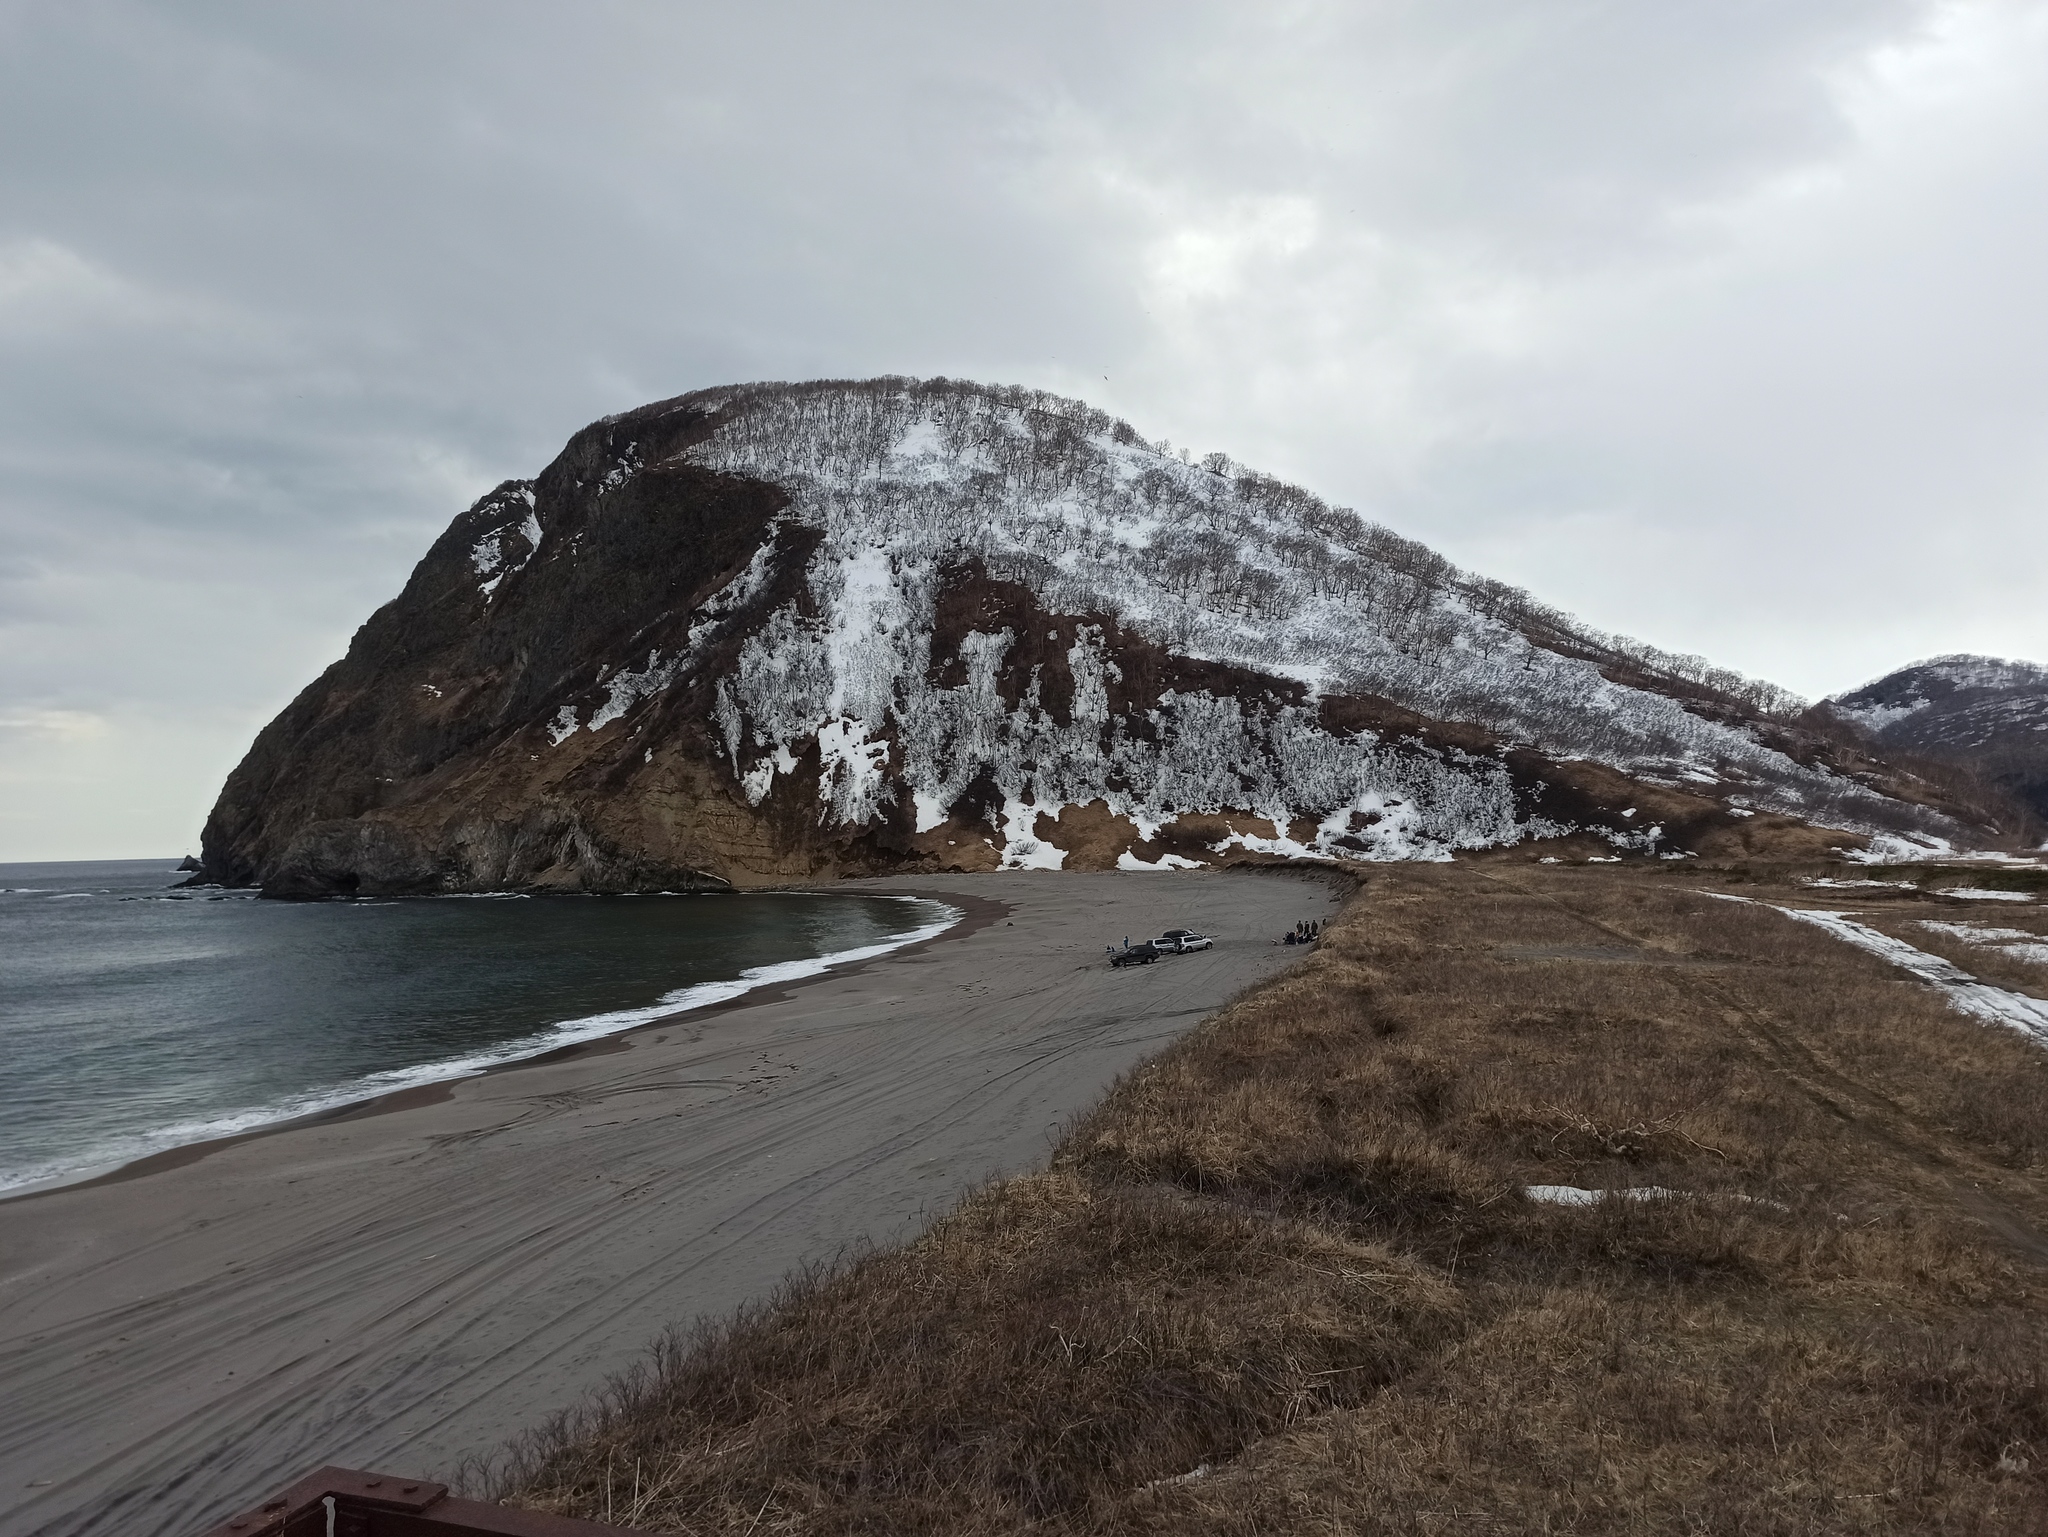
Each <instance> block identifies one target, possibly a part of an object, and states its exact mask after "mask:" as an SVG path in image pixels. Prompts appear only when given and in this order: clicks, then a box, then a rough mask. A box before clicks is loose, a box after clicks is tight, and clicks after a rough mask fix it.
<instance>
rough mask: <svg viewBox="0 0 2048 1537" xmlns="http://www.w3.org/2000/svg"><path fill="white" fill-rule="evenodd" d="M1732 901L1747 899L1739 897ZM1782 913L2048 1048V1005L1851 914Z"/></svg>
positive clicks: (1784, 910)
mask: <svg viewBox="0 0 2048 1537" xmlns="http://www.w3.org/2000/svg"><path fill="white" fill-rule="evenodd" d="M1714 895H1716V896H1718V895H1720V893H1718V892H1716V893H1714ZM1730 900H1734V901H1746V900H1748V899H1747V898H1743V897H1736V898H1732V899H1730ZM1778 911H1779V912H1781V913H1783V914H1784V915H1785V916H1786V917H1788V918H1793V919H1796V920H1798V921H1799V922H1801V923H1811V924H1813V925H1814V926H1816V927H1817V928H1823V929H1826V930H1827V931H1828V932H1829V933H1830V934H1833V935H1834V936H1835V937H1836V938H1837V939H1843V940H1847V941H1848V942H1849V943H1850V944H1852V945H1855V946H1856V947H1857V948H1858V949H1861V950H1868V951H1869V952H1870V953H1871V954H1872V955H1875V956H1879V957H1881V958H1882V959H1884V960H1887V961H1890V962H1891V963H1892V964H1893V965H1894V966H1896V967H1898V968H1899V969H1900V970H1901V971H1904V972H1906V973H1907V974H1908V975H1910V976H1914V977H1917V978H1919V979H1920V980H1921V981H1922V982H1926V983H1929V984H1930V985H1932V986H1934V987H1938V988H1940V989H1941V991H1942V994H1943V995H1944V996H1945V997H1946V998H1947V999H1948V1001H1949V1006H1950V1007H1951V1008H1954V1009H1956V1010H1958V1011H1959V1012H1961V1013H1964V1014H1968V1015H1969V1016H1970V1017H1971V1018H1973V1019H1981V1020H1983V1021H1985V1022H1986V1023H1987V1024H1994V1025H2005V1026H2007V1027H2009V1028H2011V1029H2014V1030H2017V1031H2019V1032H2020V1033H2021V1034H2022V1035H2024V1036H2026V1037H2027V1038H2028V1039H2030V1040H2032V1041H2035V1042H2036V1043H2038V1044H2040V1045H2043V1046H2048V1000H2044V999H2040V998H2034V997H2030V996H2028V995H2027V994H2025V993H2014V992H2008V991H2007V990H2006V989H2004V988H2002V987H1993V986H1991V984H1990V983H1988V982H1980V981H1978V980H1977V979H1976V978H1975V977H1973V976H1971V975H1970V974H1969V973H1968V972H1967V971H1964V970H1963V969H1962V968H1961V967H1960V966H1956V965H1953V964H1951V963H1950V962H1948V961H1945V960H1943V959H1942V958H1941V957H1940V956H1938V955H1929V954H1928V953H1927V952H1926V951H1925V950H1917V949H1915V948H1914V947H1913V946H1911V945H1909V944H1907V943H1906V942H1905V941H1904V940H1903V939H1894V938H1892V937H1891V935H1889V934H1881V933H1879V932H1878V931H1877V930H1876V929H1873V928H1871V927H1870V926H1869V925H1867V924H1862V923H1858V922H1857V921H1856V920H1855V919H1854V918H1851V917H1850V916H1849V915H1848V914H1847V913H1831V912H1823V911H1820V910H1818V909H1816V908H1807V907H1780V908H1778Z"/></svg>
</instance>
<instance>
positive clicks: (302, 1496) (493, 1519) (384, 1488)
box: [206, 1468, 629, 1537]
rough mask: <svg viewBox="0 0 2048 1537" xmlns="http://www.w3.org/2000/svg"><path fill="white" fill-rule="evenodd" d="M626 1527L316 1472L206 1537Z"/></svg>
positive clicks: (383, 1479)
mask: <svg viewBox="0 0 2048 1537" xmlns="http://www.w3.org/2000/svg"><path fill="white" fill-rule="evenodd" d="M628 1530H629V1529H628V1528H626V1527H622V1526H604V1525H601V1524H600V1523H598V1522H595V1521H577V1520H574V1519H572V1518H571V1517H568V1516H549V1515H543V1514H542V1513H541V1512H539V1511H536V1510H515V1509H513V1508H512V1507H510V1506H508V1505H486V1504H485V1503H484V1502H483V1501H481V1500H463V1499H457V1498H456V1497H455V1496H453V1495H451V1494H450V1493H449V1492H448V1486H447V1485H446V1484H436V1483H429V1482H428V1481H427V1480H426V1479H424V1478H398V1477H394V1476H393V1475H391V1474H389V1473H363V1472H358V1471H357V1470H356V1469H354V1468H321V1469H320V1470H319V1471H318V1472H316V1473H308V1474H307V1475H306V1476H305V1477H304V1478H302V1479H300V1480H299V1481H298V1482H297V1483H295V1484H293V1485H292V1486H291V1487H290V1488H289V1489H287V1490H285V1491H284V1492H283V1493H282V1494H280V1495H278V1496H276V1497H275V1498H274V1499H269V1500H265V1501H264V1502H263V1503H262V1504H261V1505H259V1506H257V1507H256V1509H254V1510H251V1511H247V1512H245V1513H244V1514H242V1515H239V1516H233V1517H230V1518H229V1519H228V1520H226V1521H223V1522H222V1523H221V1524H220V1525H219V1526H216V1527H214V1528H213V1529H212V1530H211V1531H209V1532H207V1533H206V1537H618V1534H620V1533H622V1532H626V1531H628Z"/></svg>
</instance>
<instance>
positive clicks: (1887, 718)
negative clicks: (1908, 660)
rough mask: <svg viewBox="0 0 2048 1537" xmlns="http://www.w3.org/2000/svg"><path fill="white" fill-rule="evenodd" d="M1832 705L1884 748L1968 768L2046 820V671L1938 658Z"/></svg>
mask: <svg viewBox="0 0 2048 1537" xmlns="http://www.w3.org/2000/svg"><path fill="white" fill-rule="evenodd" d="M1827 704H1828V706H1829V707H1830V708H1831V709H1832V710H1834V711H1835V712H1836V713H1838V714H1840V715H1842V716H1845V717H1847V718H1848V719H1850V720H1852V721H1854V722H1855V723H1856V724H1857V725H1858V726H1859V727H1861V728H1862V729H1863V730H1864V731H1866V732H1868V733H1869V735H1870V737H1871V739H1872V740H1873V741H1875V742H1876V743H1877V744H1878V745H1879V746H1880V747H1881V748H1883V749H1887V750H1890V751H1892V752H1896V753H1906V754H1914V755H1918V756H1920V757H1925V758H1931V759H1935V760H1937V761H1940V762H1944V763H1951V764H1955V765H1958V766H1960V767H1963V768H1965V769H1968V770H1970V771H1971V772H1973V773H1976V774H1978V775H1981V776H1982V777H1983V778H1984V779H1985V780H1986V781H1988V782H1989V783H1991V784H1993V785H1995V786H1997V787H1998V788H2000V789H2002V790H2004V791H2006V792H2007V793H2009V794H2011V795H2013V796H2014V797H2016V798H2017V799H2019V800H2021V801H2024V802H2025V803H2026V804H2027V805H2028V806H2029V807H2030V808H2031V809H2032V810H2033V812H2034V814H2035V815H2036V816H2038V817H2040V818H2041V819H2042V820H2043V821H2048V667H2043V666H2041V665H2040V664H2038V663H2035V662H2019V661H2003V660H2001V659H1999V658H1997V657H1989V656H1962V655H1958V656H1938V657H1936V658H1934V659H1933V660H1932V661H1928V662H1915V663H1914V664H1913V665H1912V666H1910V667H1901V668H1900V669H1899V670H1898V671H1897V672H1891V673H1886V674H1885V675H1884V676H1883V677H1882V678H1879V679H1878V680H1877V681H1876V682H1875V683H1866V684H1864V685H1863V687H1861V688H1859V689H1853V690H1851V691H1850V692H1849V693H1846V694H1838V695H1836V696H1835V697H1834V698H1832V699H1830V700H1828V701H1827Z"/></svg>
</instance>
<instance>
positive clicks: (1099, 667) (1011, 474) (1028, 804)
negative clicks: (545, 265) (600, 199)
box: [207, 379, 1962, 889]
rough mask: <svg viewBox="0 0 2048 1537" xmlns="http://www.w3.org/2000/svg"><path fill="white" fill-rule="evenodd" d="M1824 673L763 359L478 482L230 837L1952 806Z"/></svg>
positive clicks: (1052, 851)
mask: <svg viewBox="0 0 2048 1537" xmlns="http://www.w3.org/2000/svg"><path fill="white" fill-rule="evenodd" d="M1800 706H1801V702H1800V701H1797V700H1794V699H1792V698H1791V697H1790V696H1787V695H1784V694H1783V693H1782V692H1780V691H1777V690H1775V689H1772V688H1770V686H1768V685H1762V684H1755V683H1752V682H1749V681H1747V680H1744V679H1741V678H1738V677H1736V676H1734V675H1733V674H1729V673H1726V672H1722V671H1719V670H1717V669H1714V668H1712V667H1710V666H1709V665H1707V664H1706V663H1704V662H1702V661H1700V660H1699V659H1698V658H1688V657H1674V656H1669V655H1666V654H1664V653H1661V652H1657V651H1654V650H1653V649H1651V648H1648V647H1643V646H1638V645H1633V644H1631V643H1627V642H1623V641H1619V640H1616V639H1615V638H1613V637H1609V636H1603V635H1599V634H1597V633H1595V632H1592V631H1590V630H1587V629H1586V628H1584V627H1583V626H1579V625H1577V624H1576V623H1574V622H1573V621H1571V620H1570V619H1569V618H1567V617H1566V616H1564V615H1561V614H1558V613H1556V612H1555V611H1552V610H1548V609H1545V608H1543V607H1542V606H1541V605H1539V604H1537V603H1535V602H1534V601H1533V600H1531V599H1529V598H1528V597H1527V595H1525V594H1522V593H1520V592H1517V591H1515V590H1513V589H1510V588H1507V587H1504V586H1502V585H1501V584H1498V583H1494V582H1490V581H1487V580H1485V579H1483V578H1478V577H1474V576H1471V575H1468V574H1466V573H1463V572H1460V571H1458V570H1457V569H1456V568H1454V567H1453V566H1451V565H1450V564H1449V563H1448V562H1446V561H1444V560H1442V559H1441V558H1439V557H1438V556H1436V555H1434V554H1433V553H1431V552H1430V551H1429V550H1427V549H1425V548H1423V547H1422V546H1420V545H1418V544H1415V543H1413V542H1411V541H1408V540H1405V539H1403V538H1400V537H1398V536H1397V535H1395V534H1393V533H1391V532H1389V531H1388V530H1386V529H1384V528H1381V527H1377V526H1375V525H1373V524H1370V523H1368V522H1366V521H1364V520H1362V519H1360V518H1359V517H1358V516H1356V515H1355V514H1353V513H1351V512H1349V511H1346V510H1344V509H1341V508H1333V507H1331V506H1329V505H1327V504H1325V503H1324V502H1322V501H1321V500H1320V499H1318V498H1317V497H1315V496H1313V495H1311V494H1310V493H1308V492H1306V491H1303V490H1300V489H1298V488H1296V487H1293V486H1289V485H1286V484H1283V483H1282V482H1280V481H1277V480H1275V479H1273V478H1271V477H1269V476H1264V475H1261V474H1258V473H1256V472H1254V471H1251V470H1248V469H1246V468H1244V467H1242V466H1240V465H1237V464H1235V463H1232V462H1230V461H1229V460H1227V459H1225V458H1223V457H1222V456H1220V455H1212V456H1211V457H1209V458H1207V459H1204V460H1202V461H1200V462H1194V461H1192V460H1191V459H1190V458H1189V457H1188V456H1187V455H1185V454H1184V453H1183V454H1176V453H1174V452H1171V451H1170V450H1168V449H1167V448H1166V447H1165V445H1155V444H1153V443H1150V442H1148V441H1146V440H1145V439H1144V438H1143V437H1141V436H1140V435H1139V434H1138V433H1137V432H1136V431H1135V430H1133V429H1132V428H1131V427H1130V426H1129V425H1127V424H1125V423H1123V422H1120V421H1118V420H1115V419H1114V418H1112V417H1109V416H1107V415H1105V414H1104V413H1102V412H1100V411H1097V410H1094V409H1092V408H1090V407H1088V406H1086V405H1084V404H1082V403H1080V402H1076V401H1070V400H1064V399H1060V398H1057V397H1052V396H1047V395H1043V394H1038V393H1034V392H1029V391H1023V390H1014V389H1001V388H989V387H985V386H977V385H968V384H961V383H956V382H949V381H945V380H935V381H925V382H917V381H909V380H895V379H891V380H878V381H868V382H862V383H852V384H848V383H822V384H807V385H754V386H743V387H736V388H731V389H723V390H715V391H702V392H699V393H696V394H693V395H686V396H683V397H680V398H678V399H676V400H672V401H667V402H663V403H661V404H659V405H656V406H650V407H646V408H643V409H641V410H639V411H636V412H632V413H628V414H626V415H624V416H621V417H617V418H610V419H607V420H606V421H604V422H600V423H598V424H596V425H594V426H593V427H591V428H589V429H586V431H585V432H583V433H580V434H578V436H577V437H576V438H575V439H574V440H572V442H571V444H570V445H569V447H568V448H567V449H566V450H565V451H564V453H563V455H562V456H561V457H560V458H559V459H558V460H557V461H556V462H555V464H554V465H552V466H550V467H549V469H548V471H546V472H545V473H544V474H543V475H541V476H540V477H539V478H538V479H537V480H535V481H531V482H526V481H519V482H508V483H507V484H506V485H504V486H501V487H500V488H499V489H498V490H497V491H496V492H494V493H492V495H490V496H488V497H486V498H484V499H483V500H482V501H481V502H479V503H478V504H477V505H476V506H475V507H474V508H472V509H471V510H470V511H469V512H468V513H467V514H465V515H464V516H463V517H462V518H460V519H458V520H457V522H456V524H455V525H454V526H453V527H452V528H451V529H450V530H449V532H448V534H447V535H446V536H444V537H443V539H442V540H441V541H440V542H439V543H438V544H437V545H436V546H435V549H434V550H433V551H431V552H429V555H428V556H427V558H426V559H425V560H424V561H422V563H421V567H420V570H419V571H418V572H416V573H415V575H414V578H413V580H412V582H411V583H409V584H408V587H407V589H406V592H405V594H403V595H402V596H401V598H400V599H399V600H398V601H397V602H396V603H394V604H393V605H391V606H389V607H388V608H387V609H385V610H382V611H380V612H379V614H378V615H377V616H376V617H375V618H373V619H372V621H371V623H370V624H369V625H366V626H365V628H364V631H363V632H362V634H361V635H359V636H358V638H357V642H356V645H355V647H353V648H352V649H351V653H350V656H349V658H347V659H345V660H344V662H342V663H340V664H337V667H336V669H334V670H333V671H331V672H330V673H329V675H328V676H327V677H326V678H324V679H322V680H321V682H320V683H318V684H316V685H314V687H313V688H311V689H309V690H308V691H307V694H306V695H303V696H301V699H300V700H299V701H296V702H295V703H294V705H293V707H292V709H291V710H288V711H287V712H286V715H285V716H284V717H280V720H279V722H277V723H274V724H273V726H272V727H271V728H269V729H268V730H267V731H266V733H265V736H264V738H262V739H259V742H258V745H257V748H256V750H254V751H252V754H251V759H250V762H248V763H245V764H244V765H243V768H242V769H240V770H238V771H237V778H236V779H235V780H231V781H230V784H229V787H228V790H227V791H226V792H224V794H223V798H222V807H221V808H220V809H219V810H217V812H216V815H215V818H214V821H213V822H212V823H210V824H209V829H208V844H207V847H208V849H209V853H208V856H207V863H208V870H209V873H210V874H213V875H214V876H215V877H216V878H225V879H236V880H257V881H264V882H267V883H271V884H276V885H280V886H294V885H295V884H296V885H298V886H304V887H307V888H308V889H331V888H333V887H335V886H337V885H340V886H347V884H348V882H350V881H354V882H355V883H356V886H362V885H364V883H366V882H367V883H368V884H369V885H370V886H376V887H379V888H382V889H400V888H404V889H413V888H422V887H424V888H434V887H445V886H451V885H453V886H464V885H469V886H476V885H496V884H506V883H512V884H517V883H520V882H522V881H531V880H535V879H541V878H545V879H546V880H552V881H554V882H556V883H559V884H578V885H585V886H590V885H621V884H623V885H634V884H646V883H648V882H650V881H652V882H656V883H673V882H674V881H675V880H677V879H679V878H680V876H681V875H682V874H687V873H689V872H691V871H697V872H702V873H705V874H708V875H711V876H715V877H717V878H719V879H728V880H731V879H747V878H755V877H759V878H770V877H774V876H786V875H788V874H791V873H813V872H819V871H824V870H829V869H853V868H877V867H917V866H919V865H924V866H931V865H946V864H966V865H970V866H971V865H973V864H974V863H976V862H977V861H987V862H992V863H1000V864H1002V865H1005V866H1010V867H1055V868H1056V867H1060V866H1061V865H1063V864H1068V863H1069V862H1070V861H1084V862H1088V863H1092V864H1097V865H1100V864H1104V863H1110V864H1122V865H1123V866H1125V867H1127V868H1128V867H1132V866H1144V867H1148V868H1157V867H1160V866H1162V865H1167V864H1174V863H1182V864H1184V863H1188V862H1191V861H1196V862H1206V861H1209V860H1213V859H1219V858H1226V857H1233V856H1236V855H1241V854H1256V855H1268V856H1293V857H1300V856H1307V855H1315V856H1321V857H1332V858H1339V859H1345V858H1349V859H1367V860H1371V859H1411V858H1440V857H1446V856H1447V855H1448V854H1449V853H1450V852H1452V851H1454V850H1458V849H1472V848H1480V847H1487V846H1497V845H1503V844H1515V843H1518V842H1522V841H1525V840H1529V839H1539V838H1551V837H1557V836H1561V835H1563V834H1566V833H1570V832H1573V831H1575V830H1576V831H1590V832H1592V833H1594V834H1597V835H1598V836H1599V837H1601V838H1602V839H1604V840H1605V841H1606V842H1608V843H1610V844H1612V845H1613V846H1615V847H1617V848H1621V849H1628V850H1635V851H1638V852H1641V853H1651V854H1675V853H1677V852H1680V851H1682V849H1683V847H1684V846H1685V844H1686V842H1687V840H1688V838H1689V837H1692V836H1695V835H1697V834H1699V833H1700V832H1701V831H1702V830H1703V829H1708V828H1711V827H1714V826H1727V825H1732V824H1733V822H1734V820H1735V819H1737V818H1741V817H1745V816H1750V815H1754V814H1755V813H1758V812H1774V813H1778V814H1781V815H1783V816H1787V817H1796V818H1799V819H1802V820H1805V821H1809V822H1814V823H1819V824H1823V825H1826V826H1829V827H1835V828H1845V829H1850V830H1852V831H1858V832H1864V833H1880V832H1896V831H1908V832H1918V833H1921V834H1925V835H1935V836H1942V837H1949V838H1954V837H1958V836H1961V835H1962V830H1961V829H1960V828H1959V827H1958V826H1957V825H1956V824H1955V823H1953V822H1952V821H1950V820H1949V819H1948V818H1947V817H1946V816H1944V815H1943V814H1941V813H1940V812H1939V811H1935V810H1930V809H1928V808H1926V807H1924V806H1920V805H1914V804H1909V803H1907V802H1906V801H1902V800H1900V799H1897V798H1894V797H1893V796H1890V795H1887V794H1884V793H1881V789H1880V788H1879V787H1876V786H1877V783H1878V782H1877V781H1874V780H1873V777H1872V776H1870V775H1868V774H1864V775H1861V776H1852V774H1851V773H1850V772H1845V771H1844V767H1845V766H1844V765H1841V764H1839V763H1834V762H1831V761H1830V756H1829V753H1828V751H1827V749H1826V746H1825V744H1824V743H1823V742H1821V741H1819V740H1818V739H1816V738H1813V737H1811V736H1810V735H1807V734H1805V733H1802V732H1801V731H1800V730H1799V729H1798V727H1797V726H1796V725H1795V724H1794V723H1793V717H1794V716H1795V714H1796V712H1797V711H1798V709H1799V708H1800ZM337 754H349V755H353V759H354V760H360V761H361V762H363V763H364V764H370V763H381V764H382V765H383V766H384V768H385V769H387V770H390V772H381V773H370V774H367V775H365V774H363V773H354V774H352V773H350V772H348V771H346V770H345V769H344V767H343V766H342V765H341V764H340V763H339V762H337V761H336V757H337ZM1596 766H1598V767H1597V768H1596ZM1632 787H1633V788H1632ZM1660 793H1661V798H1659V797H1660ZM1638 800H1641V801H1643V802H1644V804H1643V806H1642V807H1641V808H1640V809H1639V808H1638V806H1637V805H1636V804H1634V803H1635V802H1636V801H1638ZM1680 824H1683V825H1682V826H1681V825H1680ZM1070 867H1071V866H1070ZM350 889H354V888H350Z"/></svg>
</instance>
